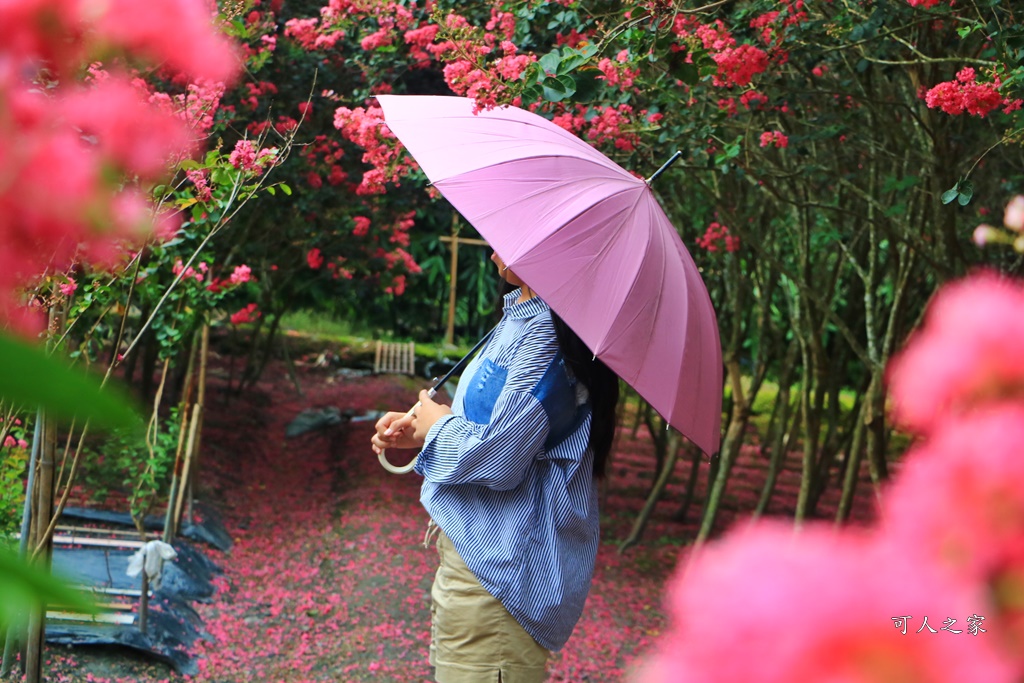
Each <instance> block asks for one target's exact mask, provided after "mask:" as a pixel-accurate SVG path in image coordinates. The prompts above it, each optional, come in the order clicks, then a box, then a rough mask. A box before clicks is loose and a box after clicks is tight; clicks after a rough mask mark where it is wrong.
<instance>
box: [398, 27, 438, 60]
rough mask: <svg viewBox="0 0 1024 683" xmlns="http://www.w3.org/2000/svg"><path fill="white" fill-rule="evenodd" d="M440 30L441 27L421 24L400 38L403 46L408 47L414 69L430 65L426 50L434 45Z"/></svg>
mask: <svg viewBox="0 0 1024 683" xmlns="http://www.w3.org/2000/svg"><path fill="white" fill-rule="evenodd" d="M440 30H441V27H440V26H438V25H437V24H428V23H426V22H423V23H422V24H420V26H418V27H417V28H414V29H409V30H408V31H406V32H405V34H404V35H403V36H402V39H403V40H405V44H406V45H408V46H409V57H410V58H411V59H412V61H413V65H414V66H415V67H416V68H421V69H422V68H425V67H427V66H429V65H430V61H431V59H432V57H431V54H430V53H429V52H428V51H427V48H428V47H430V46H431V45H433V44H434V39H435V38H436V37H437V32H438V31H440Z"/></svg>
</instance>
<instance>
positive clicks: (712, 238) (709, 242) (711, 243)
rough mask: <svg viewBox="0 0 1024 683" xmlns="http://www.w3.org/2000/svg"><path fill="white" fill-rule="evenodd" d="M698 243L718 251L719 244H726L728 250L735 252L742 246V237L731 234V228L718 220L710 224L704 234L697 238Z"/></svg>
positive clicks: (710, 249) (705, 247) (709, 249)
mask: <svg viewBox="0 0 1024 683" xmlns="http://www.w3.org/2000/svg"><path fill="white" fill-rule="evenodd" d="M697 244H698V246H701V247H703V248H704V249H707V250H708V251H709V252H716V251H718V249H719V245H722V246H724V247H725V250H726V251H728V252H734V251H738V250H739V248H740V239H739V238H738V237H736V236H735V235H730V234H729V228H727V227H726V226H724V225H722V224H721V223H719V222H717V221H713V222H712V223H710V224H709V225H708V229H707V230H706V231H705V232H704V236H703V237H698V238H697Z"/></svg>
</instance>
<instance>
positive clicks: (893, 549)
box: [637, 273, 1024, 683]
mask: <svg viewBox="0 0 1024 683" xmlns="http://www.w3.org/2000/svg"><path fill="white" fill-rule="evenodd" d="M1021 311H1024V283H1022V282H1020V281H1017V280H1009V279H1005V278H1003V277H1001V276H999V275H996V274H993V273H982V274H978V275H974V276H972V277H970V278H967V279H965V280H962V281H960V282H957V283H954V284H952V285H948V286H946V287H945V288H943V289H942V290H940V291H939V293H938V295H937V296H936V298H935V300H934V302H933V303H932V305H931V306H929V308H928V311H927V314H926V318H925V321H924V324H923V326H922V328H921V329H920V330H919V331H918V332H917V333H916V334H915V335H914V336H913V337H912V338H911V340H910V342H909V344H908V345H907V347H906V348H905V349H904V350H903V351H902V352H901V353H900V354H899V355H898V356H897V357H896V358H895V360H894V361H893V363H892V365H891V366H890V369H889V383H890V387H891V396H892V402H893V407H894V412H895V416H896V418H897V420H898V421H899V422H900V424H902V425H904V426H905V427H907V428H909V429H911V430H912V431H913V432H914V433H915V434H916V436H917V437H918V441H917V442H916V443H915V445H914V446H913V447H912V448H911V450H910V451H909V452H908V453H907V454H906V455H905V456H904V462H903V465H902V468H901V470H900V472H899V475H898V476H897V477H896V479H895V481H894V482H893V483H892V485H891V486H890V487H889V488H888V489H886V491H885V492H884V495H883V497H882V501H881V513H882V519H881V524H879V525H878V526H876V527H870V528H867V529H858V530H854V529H845V530H836V529H832V528H826V527H824V526H821V525H815V524H810V525H805V526H804V527H802V528H801V529H798V530H793V529H792V528H789V527H788V526H786V525H783V524H780V523H752V524H751V525H749V526H747V527H744V528H739V529H736V530H734V531H732V532H730V533H729V534H727V535H726V537H724V538H723V539H722V540H720V541H717V542H714V543H712V544H710V545H708V546H705V547H704V548H701V549H699V550H698V551H696V552H695V553H694V555H692V556H691V558H690V561H689V562H688V563H686V564H681V565H680V566H679V568H678V570H677V575H676V578H675V580H674V581H673V583H672V585H671V587H670V591H669V596H668V609H669V611H670V618H671V620H672V625H671V628H670V629H669V631H668V633H667V634H666V636H665V637H664V638H663V640H662V643H661V645H660V646H659V648H658V650H657V652H656V654H655V655H654V656H653V657H652V658H651V659H650V660H649V661H648V663H647V665H646V667H645V668H644V669H643V670H642V672H641V673H640V674H639V675H638V677H637V680H639V681H642V682H643V683H661V682H666V683H667V682H668V681H682V682H684V683H685V682H686V681H695V682H696V681H700V682H702V683H719V682H721V683H732V682H738V681H744V682H749V683H776V682H778V683H783V682H784V681H843V683H880V682H884V681H909V680H919V681H931V682H934V683H953V682H954V681H960V680H963V679H964V678H972V679H976V680H984V681H989V682H992V683H1010V682H1011V681H1020V680H1021V677H1022V676H1024V488H1022V487H1021V485H1020V482H1021V481H1022V480H1024V458H1021V457H1020V444H1021V443H1022V442H1024V360H1022V359H1024V327H1022V323H1021V322H1020V321H1022V320H1024V316H1022V315H1021ZM784 614H792V615H794V618H793V619H787V620H786V623H785V625H784V627H779V628H773V627H772V624H775V623H777V622H778V617H779V615H784ZM708 615H714V616H715V618H716V620H717V623H720V624H721V625H722V628H715V629H709V628H708V623H707V616H708Z"/></svg>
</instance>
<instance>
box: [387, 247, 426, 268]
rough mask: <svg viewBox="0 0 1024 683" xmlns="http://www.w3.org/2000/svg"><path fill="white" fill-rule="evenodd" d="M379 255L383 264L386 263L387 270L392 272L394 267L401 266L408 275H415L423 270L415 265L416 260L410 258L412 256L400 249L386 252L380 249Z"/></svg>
mask: <svg viewBox="0 0 1024 683" xmlns="http://www.w3.org/2000/svg"><path fill="white" fill-rule="evenodd" d="M379 253H380V255H381V256H383V258H384V261H385V263H387V267H388V270H394V269H395V268H396V267H398V266H402V268H403V269H404V270H405V272H407V273H409V274H410V275H415V274H416V273H419V272H422V270H423V269H422V268H420V265H419V264H418V263H416V259H414V258H413V257H412V254H410V253H409V252H407V251H406V250H405V249H402V248H401V247H399V248H397V249H394V250H392V251H388V252H385V251H384V250H383V249H381V250H380V252H379Z"/></svg>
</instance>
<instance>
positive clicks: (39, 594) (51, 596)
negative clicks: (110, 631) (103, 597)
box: [0, 543, 96, 627]
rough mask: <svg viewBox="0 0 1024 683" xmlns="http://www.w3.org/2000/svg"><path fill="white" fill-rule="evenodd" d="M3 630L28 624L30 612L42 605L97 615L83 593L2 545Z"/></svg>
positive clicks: (0, 620) (0, 608) (0, 609)
mask: <svg viewBox="0 0 1024 683" xmlns="http://www.w3.org/2000/svg"><path fill="white" fill-rule="evenodd" d="M0 595H2V596H3V600H0V627H3V626H8V625H12V624H19V623H24V622H25V621H26V620H27V616H28V614H29V610H30V609H32V608H33V607H36V606H37V605H39V604H40V603H41V602H42V603H46V604H51V605H61V606H62V607H65V608H67V609H73V610H75V611H77V612H81V613H85V614H94V613H95V612H96V607H95V604H94V603H93V602H92V601H91V600H90V599H89V598H88V597H87V596H85V595H84V594H83V593H82V592H81V591H77V590H74V589H72V588H69V587H68V586H67V585H66V584H65V583H64V582H63V581H61V580H60V579H58V578H54V577H51V576H49V575H48V574H46V573H45V572H41V571H39V570H38V569H34V568H32V567H29V566H27V565H25V564H24V563H23V562H22V561H21V560H19V559H18V557H17V555H15V553H14V552H12V551H11V550H10V549H9V548H7V547H6V546H5V545H4V544H2V543H0Z"/></svg>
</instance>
